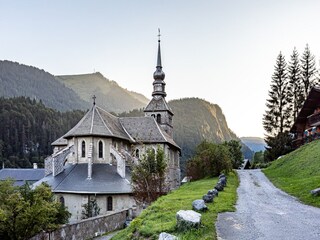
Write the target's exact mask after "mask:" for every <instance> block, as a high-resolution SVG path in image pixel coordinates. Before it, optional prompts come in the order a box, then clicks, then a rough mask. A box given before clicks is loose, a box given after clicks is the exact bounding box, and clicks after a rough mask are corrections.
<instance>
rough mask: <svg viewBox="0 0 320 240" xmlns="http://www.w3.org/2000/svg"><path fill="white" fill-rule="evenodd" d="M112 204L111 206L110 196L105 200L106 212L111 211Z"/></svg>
mask: <svg viewBox="0 0 320 240" xmlns="http://www.w3.org/2000/svg"><path fill="white" fill-rule="evenodd" d="M112 205H113V204H112V197H111V196H109V197H108V198H107V211H112V207H113V206H112Z"/></svg>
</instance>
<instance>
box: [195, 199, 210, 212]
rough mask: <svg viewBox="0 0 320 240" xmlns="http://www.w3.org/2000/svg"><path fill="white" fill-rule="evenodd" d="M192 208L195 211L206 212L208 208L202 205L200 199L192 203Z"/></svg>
mask: <svg viewBox="0 0 320 240" xmlns="http://www.w3.org/2000/svg"><path fill="white" fill-rule="evenodd" d="M192 208H193V210H196V211H207V210H208V207H207V206H206V205H205V204H204V201H203V200H202V199H197V200H194V201H193V202H192Z"/></svg>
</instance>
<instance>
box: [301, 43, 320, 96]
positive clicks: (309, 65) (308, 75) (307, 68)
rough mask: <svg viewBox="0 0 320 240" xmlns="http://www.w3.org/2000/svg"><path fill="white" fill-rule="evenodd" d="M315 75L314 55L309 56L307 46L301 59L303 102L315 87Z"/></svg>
mask: <svg viewBox="0 0 320 240" xmlns="http://www.w3.org/2000/svg"><path fill="white" fill-rule="evenodd" d="M316 73H317V70H316V63H315V58H314V55H312V54H311V52H310V48H309V45H308V44H307V45H306V48H305V50H304V52H303V55H302V57H301V78H302V84H303V91H304V92H303V93H304V99H303V101H304V100H305V99H306V97H307V96H308V94H309V91H310V89H311V88H312V87H313V86H314V85H315V80H316Z"/></svg>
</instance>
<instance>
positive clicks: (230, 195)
mask: <svg viewBox="0 0 320 240" xmlns="http://www.w3.org/2000/svg"><path fill="white" fill-rule="evenodd" d="M217 181H218V179H217V178H208V179H203V180H198V181H195V182H190V183H186V184H184V185H182V186H181V187H180V188H179V189H177V190H175V191H173V192H171V193H170V194H168V195H166V196H163V197H161V198H159V199H158V200H157V201H156V202H154V203H153V204H152V205H151V206H149V207H148V208H147V209H145V210H144V211H143V212H142V214H141V215H140V216H139V217H137V218H136V219H134V220H133V221H132V222H131V224H130V226H129V227H128V228H126V229H124V230H122V231H120V232H119V233H118V234H117V235H116V236H114V237H113V238H112V239H113V240H117V239H118V240H124V239H128V240H129V239H150V240H151V239H158V236H159V233H161V232H168V233H171V234H173V235H175V236H178V237H179V239H186V240H192V239H197V240H198V239H202V240H205V239H210V240H212V239H217V237H216V230H215V222H216V219H217V215H218V213H220V212H226V211H234V210H235V207H234V205H235V203H236V200H237V194H236V189H237V187H238V185H239V181H238V177H237V175H236V174H235V173H230V174H229V175H228V186H227V187H226V188H225V189H224V191H222V192H219V196H218V197H216V198H215V199H214V202H213V203H208V204H207V206H208V208H209V210H208V211H207V212H205V213H202V218H201V223H202V226H201V228H199V229H196V230H189V231H185V232H179V231H177V229H176V212H178V211H179V210H189V209H192V202H193V201H194V200H196V199H202V196H203V195H204V194H206V193H207V192H208V190H210V189H213V187H214V186H215V184H216V183H217Z"/></svg>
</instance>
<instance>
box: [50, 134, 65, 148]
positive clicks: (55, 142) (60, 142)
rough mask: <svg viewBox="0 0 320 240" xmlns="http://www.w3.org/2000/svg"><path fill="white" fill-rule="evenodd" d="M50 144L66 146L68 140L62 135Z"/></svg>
mask: <svg viewBox="0 0 320 240" xmlns="http://www.w3.org/2000/svg"><path fill="white" fill-rule="evenodd" d="M51 145H52V146H66V145H68V140H67V139H65V138H64V137H63V136H62V137H61V138H58V139H57V140H55V141H54V142H53V143H51Z"/></svg>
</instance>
